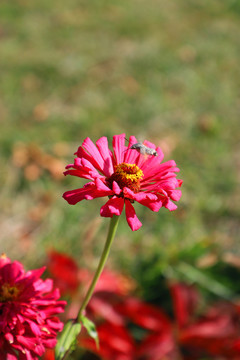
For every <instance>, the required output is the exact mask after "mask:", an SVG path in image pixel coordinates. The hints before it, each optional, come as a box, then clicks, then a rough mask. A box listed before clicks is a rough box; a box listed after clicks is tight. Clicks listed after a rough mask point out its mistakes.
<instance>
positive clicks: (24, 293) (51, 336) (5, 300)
mask: <svg viewBox="0 0 240 360" xmlns="http://www.w3.org/2000/svg"><path fill="white" fill-rule="evenodd" d="M43 271H44V268H41V269H37V270H32V271H28V272H25V271H24V269H23V266H22V264H20V263H19V262H17V261H14V262H12V263H11V261H10V259H8V258H6V257H4V256H2V257H1V258H0V349H1V354H0V359H1V360H5V359H8V360H17V359H19V360H36V359H38V358H39V356H42V355H43V354H44V352H45V348H53V347H54V346H55V345H56V342H57V340H56V336H57V332H58V331H61V330H62V327H63V324H62V323H61V322H60V320H59V319H58V318H57V317H56V315H57V314H59V313H61V312H63V311H64V307H65V304H66V303H65V301H57V299H58V298H59V291H58V290H57V289H56V290H54V291H52V281H51V280H50V279H47V280H42V279H40V276H41V275H42V273H43Z"/></svg>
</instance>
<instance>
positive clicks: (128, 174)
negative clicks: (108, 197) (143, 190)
mask: <svg viewBox="0 0 240 360" xmlns="http://www.w3.org/2000/svg"><path fill="white" fill-rule="evenodd" d="M143 176H144V174H143V172H142V170H141V169H139V167H138V166H137V165H135V164H127V163H121V164H119V165H116V166H115V171H114V173H113V174H112V175H111V176H110V177H109V178H107V179H106V182H107V184H108V186H109V187H110V188H112V184H113V181H116V183H117V184H118V186H119V187H120V188H121V189H123V188H124V187H128V188H129V189H130V190H132V191H133V192H135V193H137V192H139V190H140V181H141V179H142V178H143Z"/></svg>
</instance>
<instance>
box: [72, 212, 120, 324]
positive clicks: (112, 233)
mask: <svg viewBox="0 0 240 360" xmlns="http://www.w3.org/2000/svg"><path fill="white" fill-rule="evenodd" d="M118 222H119V216H117V215H113V217H112V218H111V221H110V225H109V230H108V235H107V240H106V243H105V246H104V249H103V252H102V255H101V258H100V261H99V264H98V267H97V270H96V272H95V275H94V277H93V280H92V283H91V285H90V287H89V289H88V291H87V294H86V295H85V298H84V299H83V302H82V305H81V307H80V309H79V312H78V316H77V321H78V322H80V319H81V315H82V312H83V311H84V310H85V308H86V307H87V304H88V302H89V301H90V299H91V297H92V294H93V292H94V288H95V286H96V283H97V281H98V279H99V277H100V275H101V273H102V271H103V268H104V265H105V263H106V261H107V258H108V254H109V251H110V247H111V244H112V242H113V239H114V237H115V234H116V230H117V226H118Z"/></svg>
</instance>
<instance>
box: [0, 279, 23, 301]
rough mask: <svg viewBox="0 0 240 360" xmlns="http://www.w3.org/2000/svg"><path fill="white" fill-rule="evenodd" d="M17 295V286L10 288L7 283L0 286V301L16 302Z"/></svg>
mask: <svg viewBox="0 0 240 360" xmlns="http://www.w3.org/2000/svg"><path fill="white" fill-rule="evenodd" d="M18 294H19V289H18V288H17V286H12V285H10V284H8V283H5V284H3V285H2V286H0V301H2V302H3V301H13V300H16V298H17V297H18Z"/></svg>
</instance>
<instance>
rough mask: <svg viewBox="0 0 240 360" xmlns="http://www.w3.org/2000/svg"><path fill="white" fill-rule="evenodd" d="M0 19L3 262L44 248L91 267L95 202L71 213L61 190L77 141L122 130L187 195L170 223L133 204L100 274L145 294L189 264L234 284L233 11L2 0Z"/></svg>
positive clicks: (238, 103) (38, 254) (98, 235)
mask: <svg viewBox="0 0 240 360" xmlns="http://www.w3.org/2000/svg"><path fill="white" fill-rule="evenodd" d="M0 18H1V24H0V40H1V41H0V54H1V56H0V72H1V81H0V113H1V131H0V141H1V153H0V163H1V172H0V179H1V184H2V185H1V195H0V197H1V206H2V212H1V215H0V220H1V232H0V243H1V252H6V253H7V254H8V256H9V257H12V258H16V259H19V260H21V261H24V263H25V264H26V265H27V266H29V267H32V266H36V265H38V264H42V263H44V259H45V254H46V251H47V250H48V249H50V248H51V247H54V248H56V249H58V250H60V251H64V252H66V253H68V254H73V255H74V257H75V259H76V260H77V261H78V263H79V265H81V266H88V267H92V268H93V269H94V268H95V266H96V262H97V259H98V256H99V253H100V251H101V248H102V245H103V242H104V240H105V235H106V231H107V227H108V219H101V218H100V217H99V209H100V206H101V205H102V204H103V203H104V201H102V200H95V201H93V202H90V201H88V202H87V201H86V202H84V203H81V204H78V205H76V206H72V207H71V206H69V205H68V204H67V203H66V202H65V201H64V200H63V199H62V198H61V195H62V193H63V192H64V191H66V190H70V189H73V188H76V187H80V186H79V184H83V183H84V182H81V180H79V179H74V178H73V177H68V178H64V177H63V176H62V171H63V170H64V166H65V165H66V164H68V163H71V162H72V161H73V153H74V152H75V151H76V149H77V147H78V146H79V145H80V144H81V142H82V141H83V139H84V138H86V137H87V136H89V137H90V138H91V139H92V140H93V141H96V140H97V139H98V138H99V137H101V136H103V135H105V136H107V137H108V138H109V141H110V142H111V137H112V135H114V134H119V133H123V132H125V133H126V136H127V137H129V136H130V135H132V134H134V135H135V136H137V137H138V138H139V139H141V140H144V139H148V140H150V141H151V142H154V143H156V144H158V145H160V146H162V148H163V150H164V152H165V154H166V155H165V159H166V160H169V159H175V161H176V162H177V164H178V166H179V167H180V168H181V173H180V176H179V177H180V178H182V179H183V180H184V184H183V196H182V200H181V201H180V202H179V209H178V210H177V211H176V212H173V213H170V212H168V211H167V210H166V209H162V210H161V211H160V212H159V213H158V214H155V213H152V212H150V211H149V210H147V209H145V208H143V207H141V206H138V205H137V204H136V209H137V214H138V215H139V217H140V219H141V221H142V222H143V227H142V228H141V229H140V230H139V231H137V232H134V233H133V232H131V231H130V229H129V228H128V226H127V224H126V222H125V220H124V216H122V219H121V223H120V228H119V231H118V234H117V238H116V241H115V243H114V246H113V248H112V253H111V257H110V259H109V266H112V267H113V268H117V269H121V270H122V269H125V271H126V272H127V273H128V272H131V273H132V274H134V276H135V277H137V278H139V280H142V283H143V284H144V285H146V286H148V285H149V286H151V284H153V283H154V281H156V280H154V279H156V278H157V277H156V274H158V275H159V274H160V275H161V274H162V273H164V274H167V275H169V276H172V275H173V274H174V276H183V274H185V276H186V272H187V273H188V271H186V268H184V267H181V266H182V265H183V264H186V262H187V264H188V265H189V264H190V265H191V266H193V267H194V268H196V269H197V270H199V271H201V272H202V271H210V272H211V274H213V277H214V278H216V279H219V280H220V282H224V283H226V284H227V285H228V286H230V287H231V284H232V283H234V281H235V278H234V276H235V275H236V274H238V272H237V270H236V269H238V268H239V266H240V249H239V244H238V239H239V230H240V229H239V228H240V225H239V214H240V205H239V204H240V192H239V179H240V158H239V150H240V145H239V144H240V131H239V109H240V93H239V89H240V68H239V57H240V43H239V21H240V6H239V2H238V1H237V0H225V1H217V0H213V1H211V2H209V1H205V0H189V1H186V0H178V1H175V2H172V1H164V0H148V1H147V3H146V2H145V1H143V0H138V1H137V0H132V1H129V0H122V1H121V2H119V1H116V0H113V1H107V0H102V1H99V0H91V1H88V2H86V1H79V0H69V1H67V2H66V1H63V0H58V1H56V0H52V1H46V0H41V1H40V0H35V1H34V2H31V1H27V0H16V1H11V2H10V1H6V0H2V1H1V4H0ZM229 264H230V265H229ZM229 266H230V268H231V271H233V270H232V269H233V268H234V271H235V272H234V274H232V273H231V275H229V274H230V273H229ZM226 267H227V269H228V270H227V271H226ZM176 269H177V270H179V271H177V273H178V274H176V273H175V272H176ZM184 269H185V270H184ZM189 274H190V278H191V277H193V279H192V280H191V281H200V282H201V280H199V279H198V273H197V274H195V273H194V272H193V275H192V273H191V271H190V272H189ZM189 274H188V275H187V277H189ZM194 274H195V275H194ZM144 276H145V277H144ZM237 276H238V278H239V274H238V275H237ZM203 282H204V281H203ZM209 287H210V288H211V284H210V286H209ZM233 288H234V291H236V290H238V289H237V285H236V281H235V285H233ZM145 296H147V294H145ZM154 296H155V295H154V294H153V292H151V295H150V298H151V299H153V298H154Z"/></svg>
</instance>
